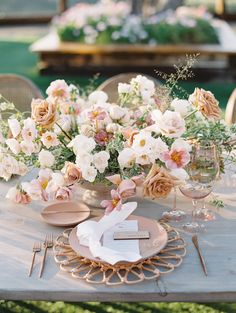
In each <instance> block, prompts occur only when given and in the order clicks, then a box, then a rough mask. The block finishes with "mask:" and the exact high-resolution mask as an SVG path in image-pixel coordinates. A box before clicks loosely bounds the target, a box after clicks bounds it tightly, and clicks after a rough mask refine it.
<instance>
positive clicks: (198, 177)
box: [179, 143, 219, 233]
mask: <svg viewBox="0 0 236 313" xmlns="http://www.w3.org/2000/svg"><path fill="white" fill-rule="evenodd" d="M185 169H186V171H187V173H188V175H189V178H188V179H187V180H186V182H185V183H184V184H183V185H181V186H180V188H179V189H180V191H181V192H182V194H183V195H185V196H186V197H188V198H190V199H192V203H193V211H192V220H191V221H190V222H188V223H185V224H184V225H183V228H184V229H185V230H186V231H188V232H191V233H195V232H199V231H201V230H202V229H203V228H204V226H203V225H201V224H199V223H198V220H203V221H209V220H213V219H214V214H213V212H211V211H210V210H208V209H207V208H205V206H204V207H203V208H198V207H197V202H198V200H200V199H204V198H205V197H207V196H208V195H209V194H210V193H211V192H212V189H213V186H214V183H215V180H216V178H217V176H218V172H219V163H218V158H217V153H216V147H215V145H213V144H210V145H209V144H206V145H203V144H199V143H198V144H195V145H193V146H192V152H191V158H190V162H189V163H188V165H187V166H186V168H185Z"/></svg>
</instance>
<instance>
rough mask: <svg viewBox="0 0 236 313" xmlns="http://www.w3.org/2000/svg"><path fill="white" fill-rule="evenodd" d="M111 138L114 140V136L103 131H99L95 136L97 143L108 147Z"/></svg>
mask: <svg viewBox="0 0 236 313" xmlns="http://www.w3.org/2000/svg"><path fill="white" fill-rule="evenodd" d="M111 138H112V134H109V133H108V132H106V131H105V130H103V129H102V130H99V131H98V132H97V133H96V134H95V136H94V139H95V141H96V143H98V144H99V145H102V146H105V145H107V143H108V142H109V141H110V140H111Z"/></svg>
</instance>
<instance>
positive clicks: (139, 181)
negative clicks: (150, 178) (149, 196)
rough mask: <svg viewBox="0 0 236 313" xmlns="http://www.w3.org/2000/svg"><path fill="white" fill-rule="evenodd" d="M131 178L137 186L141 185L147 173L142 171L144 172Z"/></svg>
mask: <svg viewBox="0 0 236 313" xmlns="http://www.w3.org/2000/svg"><path fill="white" fill-rule="evenodd" d="M131 179H132V181H133V182H134V183H135V185H136V186H140V185H142V183H143V182H144V179H145V173H142V174H140V175H137V176H133V177H132V178H131Z"/></svg>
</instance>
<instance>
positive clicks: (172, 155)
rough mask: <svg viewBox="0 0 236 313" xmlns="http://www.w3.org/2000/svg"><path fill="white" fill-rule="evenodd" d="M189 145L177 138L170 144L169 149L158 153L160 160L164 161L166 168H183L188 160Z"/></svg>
mask: <svg viewBox="0 0 236 313" xmlns="http://www.w3.org/2000/svg"><path fill="white" fill-rule="evenodd" d="M190 150H191V147H190V145H189V144H188V143H187V142H185V141H184V140H182V139H177V140H176V141H175V142H174V143H173V144H172V146H171V149H170V151H166V152H164V153H162V154H161V155H160V160H161V161H163V162H165V165H166V167H167V168H168V169H177V168H183V167H184V166H185V165H187V164H188V163H189V161H190V154H189V151H190Z"/></svg>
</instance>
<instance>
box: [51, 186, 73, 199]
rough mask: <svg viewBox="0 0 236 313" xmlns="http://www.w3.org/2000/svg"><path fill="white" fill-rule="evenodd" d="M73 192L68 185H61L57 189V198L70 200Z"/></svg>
mask: <svg viewBox="0 0 236 313" xmlns="http://www.w3.org/2000/svg"><path fill="white" fill-rule="evenodd" d="M71 197H72V192H71V190H70V189H69V188H68V187H60V188H58V189H57V191H56V194H55V199H56V200H68V199H71Z"/></svg>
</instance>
